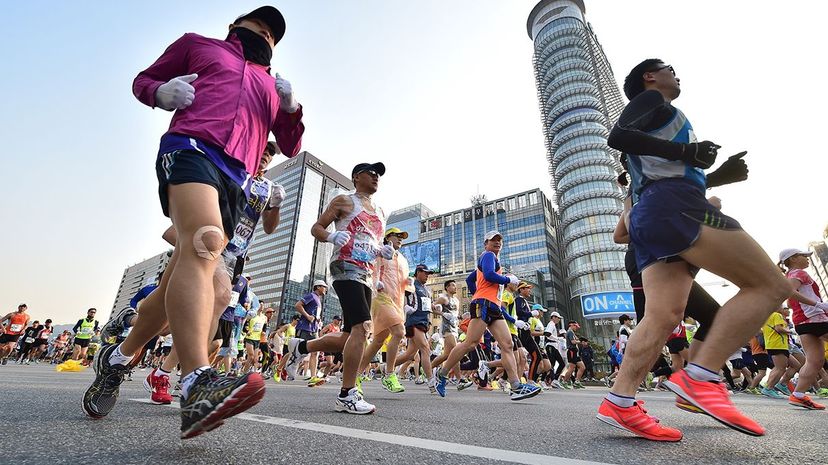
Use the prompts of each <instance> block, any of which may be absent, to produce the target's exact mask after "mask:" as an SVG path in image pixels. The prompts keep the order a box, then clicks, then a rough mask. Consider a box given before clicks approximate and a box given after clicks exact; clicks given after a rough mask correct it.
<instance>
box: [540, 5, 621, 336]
mask: <svg viewBox="0 0 828 465" xmlns="http://www.w3.org/2000/svg"><path fill="white" fill-rule="evenodd" d="M585 10H586V8H585V6H584V2H583V1H580V0H543V1H540V2H538V3H537V5H536V6H535V7H534V9H532V12H531V13H530V14H529V18H528V20H527V23H526V28H527V31H528V33H529V38H530V39H532V41H533V42H534V60H533V65H534V71H535V80H536V84H537V91H538V99H539V103H540V110H541V120H542V124H543V131H544V139H545V144H546V149H547V159H548V161H549V171H550V173H551V175H552V183H551V185H552V188H553V189H554V192H555V199H554V200H555V203H556V204H557V207H558V210H559V212H560V218H561V224H560V228H561V236H562V242H561V252H562V255H563V256H562V261H563V263H564V266H565V268H566V273H565V275H566V276H567V277H568V280H569V282H568V284H569V285H568V288H569V295H570V298H571V302H570V305H571V307H572V309H573V314H574V315H575V316H577V317H578V318H584V319H589V320H592V319H595V320H604V321H602V322H599V321H595V322H593V324H592V325H588V326H589V327H590V328H591V329H590V330H587V331H588V332H589V333H590V335H591V336H595V337H604V338H605V339H607V341H605V342H608V340H609V339H610V338H612V337H614V330H612V329H611V328H610V329H607V330H603V329H601V328H603V327H604V326H610V327H611V326H612V325H611V324H608V322H610V321H611V319H612V318H615V317H617V316H618V315H620V314H621V313H625V312H628V311H630V310H631V309H632V294H631V292H630V289H629V281H628V279H627V276H626V274H625V273H624V251H625V247H624V246H622V245H618V244H615V243H614V242H613V240H612V233H613V230H614V229H615V225H616V223H617V222H618V217H619V215H620V214H621V212H622V209H623V199H624V193H623V192H622V190H621V188H620V187H619V186H618V185H617V183H616V178H617V172H618V171H620V165H619V163H618V158H619V156H620V154H619V153H618V152H617V151H615V150H613V149H610V148H609V147H608V146H607V143H606V141H607V136H608V134H609V130H610V129H611V128H612V125H613V124H614V122H615V121H616V120H617V119H618V116H619V115H620V113H621V110H622V108H623V101H622V99H621V93H620V92H619V89H618V85H617V84H616V82H615V78H614V76H613V73H612V69H611V67H610V64H609V62H608V61H607V57H606V55H605V54H604V51H603V49H602V48H601V45H600V44H599V43H598V39H597V38H596V36H595V33H594V31H593V30H592V26H591V25H590V24H589V23H588V22H586V20H585V18H584V14H585ZM590 339H592V338H590Z"/></svg>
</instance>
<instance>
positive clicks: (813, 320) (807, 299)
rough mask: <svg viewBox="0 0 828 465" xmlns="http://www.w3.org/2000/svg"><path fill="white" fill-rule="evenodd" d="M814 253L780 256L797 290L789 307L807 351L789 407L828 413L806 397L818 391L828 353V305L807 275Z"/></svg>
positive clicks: (791, 252)
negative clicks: (809, 390) (793, 406)
mask: <svg viewBox="0 0 828 465" xmlns="http://www.w3.org/2000/svg"><path fill="white" fill-rule="evenodd" d="M812 253H813V252H804V251H801V250H798V249H785V250H783V251H782V252H780V253H779V264H780V267H784V268H787V272H786V273H785V276H786V277H787V278H788V281H789V282H790V284H791V287H792V288H793V289H794V294H793V296H791V298H790V299H788V305H789V306H790V307H791V309H793V323H794V328H795V329H796V333H797V334H799V340H800V341H802V349H803V350H804V351H805V366H803V367H802V370H801V371H800V372H799V379H798V380H797V383H796V389H794V392H793V393H791V395H790V396H789V397H788V403H790V404H791V405H796V406H799V407H804V408H806V409H811V410H824V409H825V406H824V405H822V404H818V403H816V402H814V401H813V400H811V398H810V397H809V396H807V395H806V394H805V393H806V392H808V389H810V388H811V387H814V388H818V385H817V384H816V380H817V376H818V375H819V373H820V371H821V370H822V366H823V365H824V364H826V363H827V362H826V357H825V354H826V353H828V352H826V353H823V351H824V349H823V344H824V343H825V342H828V303H826V302H823V301H822V298H821V296H820V295H819V287H818V286H817V284H816V283H815V282H814V280H813V278H811V276H809V275H808V273H807V272H806V271H805V269H806V268H808V266H809V265H810V260H809V258H808V257H810V256H811V254H812ZM784 268H783V271H784Z"/></svg>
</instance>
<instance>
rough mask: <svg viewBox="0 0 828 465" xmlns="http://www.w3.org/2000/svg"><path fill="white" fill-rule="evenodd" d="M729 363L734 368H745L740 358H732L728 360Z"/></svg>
mask: <svg viewBox="0 0 828 465" xmlns="http://www.w3.org/2000/svg"><path fill="white" fill-rule="evenodd" d="M730 365H731V366H733V369H734V370H741V369H742V368H745V361H744V360H742V359H741V358H734V359H733V360H731V361H730Z"/></svg>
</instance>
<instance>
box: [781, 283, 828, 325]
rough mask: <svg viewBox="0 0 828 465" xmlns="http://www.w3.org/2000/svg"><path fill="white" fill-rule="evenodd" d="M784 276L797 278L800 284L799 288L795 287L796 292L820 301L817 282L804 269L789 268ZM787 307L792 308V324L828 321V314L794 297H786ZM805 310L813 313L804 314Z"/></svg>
mask: <svg viewBox="0 0 828 465" xmlns="http://www.w3.org/2000/svg"><path fill="white" fill-rule="evenodd" d="M786 276H787V277H788V278H794V279H797V280H799V282H800V283H801V284H800V285H799V288H797V292H799V293H800V294H802V295H804V296H805V297H808V298H810V299H812V300H816V301H817V302H821V301H822V299H821V298H820V296H819V287H817V284H816V283H815V282H814V280H813V278H811V276H810V275H808V273H807V272H806V271H805V270H791V271H788V273H787V275H786ZM788 307H790V308H791V310H792V317H793V318H792V319H793V323H794V325H801V324H803V323H825V322H828V314H825V313H824V312H819V311H816V309H814V307H812V306H810V305H805V304H803V303H800V302H799V301H798V300H796V299H794V298H790V299H788ZM806 310H808V312H809V313H814V315H813V316H810V317H809V316H808V315H806V314H805V311H806Z"/></svg>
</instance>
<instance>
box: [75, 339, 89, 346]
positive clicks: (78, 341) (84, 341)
mask: <svg viewBox="0 0 828 465" xmlns="http://www.w3.org/2000/svg"><path fill="white" fill-rule="evenodd" d="M75 345H76V346H78V347H81V348H83V347H88V346H89V339H78V338H75Z"/></svg>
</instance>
